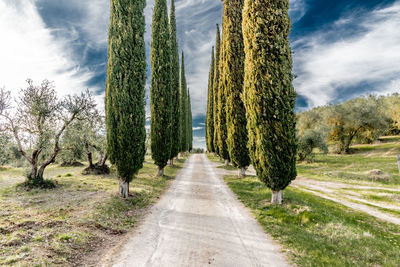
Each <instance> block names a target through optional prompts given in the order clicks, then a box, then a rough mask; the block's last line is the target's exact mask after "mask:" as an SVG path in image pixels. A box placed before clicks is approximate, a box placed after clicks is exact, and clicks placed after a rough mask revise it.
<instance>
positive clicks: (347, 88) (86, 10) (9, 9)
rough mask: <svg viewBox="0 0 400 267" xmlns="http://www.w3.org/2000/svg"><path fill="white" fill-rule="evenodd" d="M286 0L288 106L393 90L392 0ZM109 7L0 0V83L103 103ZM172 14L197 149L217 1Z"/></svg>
mask: <svg viewBox="0 0 400 267" xmlns="http://www.w3.org/2000/svg"><path fill="white" fill-rule="evenodd" d="M169 4H170V3H169V1H168V5H169ZM290 4H291V7H290V12H289V14H290V17H291V19H292V24H293V27H292V31H291V35H290V41H291V46H292V50H293V65H294V67H293V72H294V74H295V76H296V79H295V80H294V82H293V84H294V87H295V89H296V91H297V93H298V99H297V108H296V109H297V110H306V109H310V108H312V107H315V106H320V105H326V104H330V103H337V102H341V101H345V100H348V99H351V98H354V97H357V96H359V95H365V94H376V95H385V94H390V93H393V92H399V91H400V90H399V89H400V0H362V1H360V0H324V1H321V0H290ZM153 6H154V0H147V6H146V9H145V16H146V35H145V41H146V46H147V55H148V58H149V57H150V51H149V49H150V36H151V16H152V10H153ZM109 12H110V11H109V0H90V1H82V0H0V34H1V36H2V41H1V42H0V87H5V88H6V89H7V90H11V91H12V93H13V94H14V95H16V94H17V93H18V92H19V90H20V88H23V87H24V86H25V84H26V83H25V80H26V79H27V78H31V79H33V80H34V81H35V82H36V83H39V82H40V81H41V80H43V79H45V78H47V79H49V80H50V81H54V85H55V86H56V89H57V91H58V93H59V94H60V95H66V94H74V93H79V92H81V91H84V90H86V89H87V88H88V89H89V90H91V91H92V92H93V94H94V95H95V97H96V101H97V103H98V105H99V108H100V109H103V108H104V90H105V82H106V67H107V30H108V21H109ZM176 16H177V25H178V26H177V27H178V42H179V49H180V50H181V51H182V50H183V51H184V52H185V61H186V64H185V65H186V66H185V67H186V77H187V81H188V87H189V90H190V94H191V98H192V112H193V117H194V119H193V130H194V147H203V148H204V147H205V138H204V120H205V112H206V101H207V85H208V70H209V64H210V60H211V47H212V46H213V45H214V43H215V32H216V24H217V23H218V24H221V21H222V1H220V0H176ZM149 65H150V63H149V62H148V81H149V80H150V67H149ZM148 84H149V82H148ZM148 84H147V86H146V88H147V92H148V91H149V85H148ZM148 95H149V93H147V103H148V102H149V99H148ZM147 111H148V112H149V105H147Z"/></svg>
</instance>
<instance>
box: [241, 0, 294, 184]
mask: <svg viewBox="0 0 400 267" xmlns="http://www.w3.org/2000/svg"><path fill="white" fill-rule="evenodd" d="M288 10H289V0H282V1H268V2H265V1H261V2H260V1H259V2H254V1H251V0H246V1H245V7H244V11H243V37H244V44H245V55H246V56H245V58H246V59H245V78H244V92H243V100H244V104H245V107H246V116H247V130H248V134H249V151H250V156H251V160H252V163H253V165H254V167H255V169H256V171H257V175H258V177H259V178H260V179H261V180H262V181H263V182H264V183H265V184H266V185H267V186H268V187H269V188H271V189H272V190H274V191H279V190H282V189H284V188H286V187H287V186H288V185H289V184H290V182H291V181H292V180H293V179H295V178H296V157H297V153H296V149H297V142H296V128H295V124H296V123H295V113H294V108H295V103H296V93H295V91H294V89H293V86H292V79H293V77H292V59H291V49H290V46H289V32H290V18H289V15H288Z"/></svg>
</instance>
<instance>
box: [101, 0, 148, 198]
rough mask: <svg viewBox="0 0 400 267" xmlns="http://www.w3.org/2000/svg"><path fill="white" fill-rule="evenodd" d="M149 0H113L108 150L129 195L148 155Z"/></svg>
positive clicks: (122, 191)
mask: <svg viewBox="0 0 400 267" xmlns="http://www.w3.org/2000/svg"><path fill="white" fill-rule="evenodd" d="M145 5H146V1H145V0H112V1H111V17H110V27H109V33H108V37H109V38H108V66H107V86H106V100H105V102H106V103H105V109H106V127H107V151H108V156H109V159H110V161H111V163H112V164H114V165H115V166H116V167H117V171H118V176H119V193H120V195H121V196H122V197H124V198H127V197H128V196H129V182H131V181H132V179H133V177H134V175H135V174H137V172H138V171H139V169H141V168H142V167H143V161H144V156H145V152H146V151H145V141H146V130H145V101H144V97H145V83H146V53H145V52H146V50H145V43H144V31H145V20H144V15H143V10H144V7H145Z"/></svg>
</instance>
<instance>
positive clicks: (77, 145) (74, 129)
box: [60, 121, 91, 165]
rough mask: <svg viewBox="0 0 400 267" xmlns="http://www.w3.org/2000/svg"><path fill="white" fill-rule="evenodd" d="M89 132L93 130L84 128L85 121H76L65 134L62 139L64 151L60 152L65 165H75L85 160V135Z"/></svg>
mask: <svg viewBox="0 0 400 267" xmlns="http://www.w3.org/2000/svg"><path fill="white" fill-rule="evenodd" d="M84 128H85V129H84ZM87 130H91V129H90V128H86V127H84V122H83V121H76V122H74V123H73V124H71V127H69V128H68V129H67V130H66V131H65V132H64V134H63V137H62V139H61V148H62V150H61V152H60V158H61V161H62V163H63V164H66V165H69V164H73V163H74V162H77V161H81V160H82V159H83V158H84V157H83V156H84V153H85V145H84V135H85V134H87V133H88V132H87Z"/></svg>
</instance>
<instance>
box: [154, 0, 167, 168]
mask: <svg viewBox="0 0 400 267" xmlns="http://www.w3.org/2000/svg"><path fill="white" fill-rule="evenodd" d="M150 51H151V55H150V57H151V88H150V98H151V99H150V101H151V152H152V158H153V160H154V163H155V164H156V165H157V166H158V170H159V171H158V176H163V175H164V167H165V166H166V165H167V162H168V160H169V159H170V154H171V141H172V136H171V103H172V95H171V70H172V68H171V65H172V64H171V46H170V29H169V22H168V11H167V1H166V0H156V1H155V5H154V13H153V22H152V39H151V50H150Z"/></svg>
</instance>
